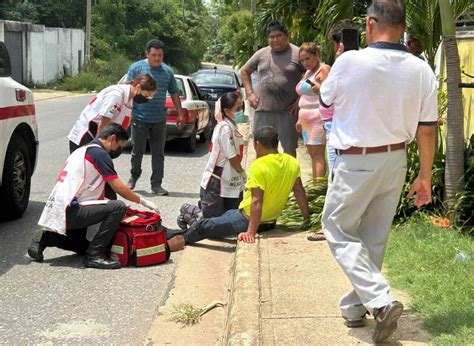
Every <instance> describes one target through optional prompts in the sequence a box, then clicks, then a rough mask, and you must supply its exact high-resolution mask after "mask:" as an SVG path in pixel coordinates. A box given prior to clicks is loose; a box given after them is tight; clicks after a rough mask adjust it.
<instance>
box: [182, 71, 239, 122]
mask: <svg viewBox="0 0 474 346" xmlns="http://www.w3.org/2000/svg"><path fill="white" fill-rule="evenodd" d="M191 77H192V78H193V80H194V81H195V82H196V84H197V86H198V87H199V89H200V90H201V91H202V93H203V95H204V97H205V98H206V100H207V103H208V104H209V108H210V109H211V114H213V113H214V105H215V103H216V101H217V100H218V99H219V97H221V95H222V94H225V93H227V92H231V91H233V92H236V93H239V94H242V90H241V88H242V83H241V82H240V80H239V77H238V75H237V73H236V71H234V70H232V69H223V68H218V67H217V66H214V68H210V69H201V70H199V71H197V72H195V73H193V74H192V75H191Z"/></svg>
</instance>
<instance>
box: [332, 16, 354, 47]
mask: <svg viewBox="0 0 474 346" xmlns="http://www.w3.org/2000/svg"><path fill="white" fill-rule="evenodd" d="M342 29H356V30H358V27H357V25H356V23H354V22H353V21H352V20H351V19H342V20H340V21H338V22H337V23H336V25H334V27H333V28H332V29H331V31H330V32H329V35H328V36H329V39H330V40H333V41H334V42H336V43H341V40H342Z"/></svg>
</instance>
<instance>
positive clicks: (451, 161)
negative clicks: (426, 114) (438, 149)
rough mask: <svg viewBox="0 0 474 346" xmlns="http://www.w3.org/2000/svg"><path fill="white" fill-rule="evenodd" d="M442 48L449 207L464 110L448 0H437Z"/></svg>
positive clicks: (460, 177)
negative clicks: (444, 76) (444, 64)
mask: <svg viewBox="0 0 474 346" xmlns="http://www.w3.org/2000/svg"><path fill="white" fill-rule="evenodd" d="M439 10H440V14H441V23H442V32H443V39H444V51H445V54H446V85H447V87H448V117H447V129H448V131H447V135H446V170H445V176H444V178H445V184H446V188H445V201H446V202H447V207H448V209H450V208H451V207H452V205H453V204H454V196H455V195H456V194H457V193H458V192H461V191H462V190H463V187H464V114H463V108H462V98H461V89H460V88H459V83H460V82H461V68H460V61H459V52H458V45H457V42H456V27H455V25H454V17H453V12H452V9H451V5H450V2H449V0H439Z"/></svg>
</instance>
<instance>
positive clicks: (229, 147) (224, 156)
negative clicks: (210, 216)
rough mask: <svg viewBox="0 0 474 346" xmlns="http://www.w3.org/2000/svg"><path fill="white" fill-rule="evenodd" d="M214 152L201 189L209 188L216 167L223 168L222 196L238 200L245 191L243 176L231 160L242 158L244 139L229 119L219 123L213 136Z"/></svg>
mask: <svg viewBox="0 0 474 346" xmlns="http://www.w3.org/2000/svg"><path fill="white" fill-rule="evenodd" d="M211 141H212V150H211V152H210V154H209V159H208V160H207V164H206V168H205V169H204V173H203V175H202V180H201V187H202V188H203V189H206V188H207V185H208V183H209V180H210V178H211V176H212V175H213V172H214V168H215V167H216V166H218V167H223V170H222V176H221V177H220V179H221V191H220V196H221V197H225V198H237V197H239V195H240V192H241V191H243V189H244V182H243V179H242V175H241V174H240V173H239V172H237V171H236V170H235V169H234V168H233V167H232V165H231V164H230V161H229V159H232V158H234V157H236V156H238V155H239V156H240V157H242V154H243V147H244V139H243V136H242V135H241V134H240V132H239V131H238V130H237V127H236V125H235V124H233V123H232V122H231V121H230V120H229V119H224V121H221V122H219V123H217V125H216V127H215V128H214V132H213V134H212V140H211Z"/></svg>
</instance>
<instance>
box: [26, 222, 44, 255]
mask: <svg viewBox="0 0 474 346" xmlns="http://www.w3.org/2000/svg"><path fill="white" fill-rule="evenodd" d="M46 232H47V231H46V230H44V229H37V230H36V231H35V233H34V234H33V238H31V243H30V246H28V255H29V256H30V257H31V258H33V259H34V260H35V261H38V262H42V261H43V251H44V249H46V234H45V233H46Z"/></svg>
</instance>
